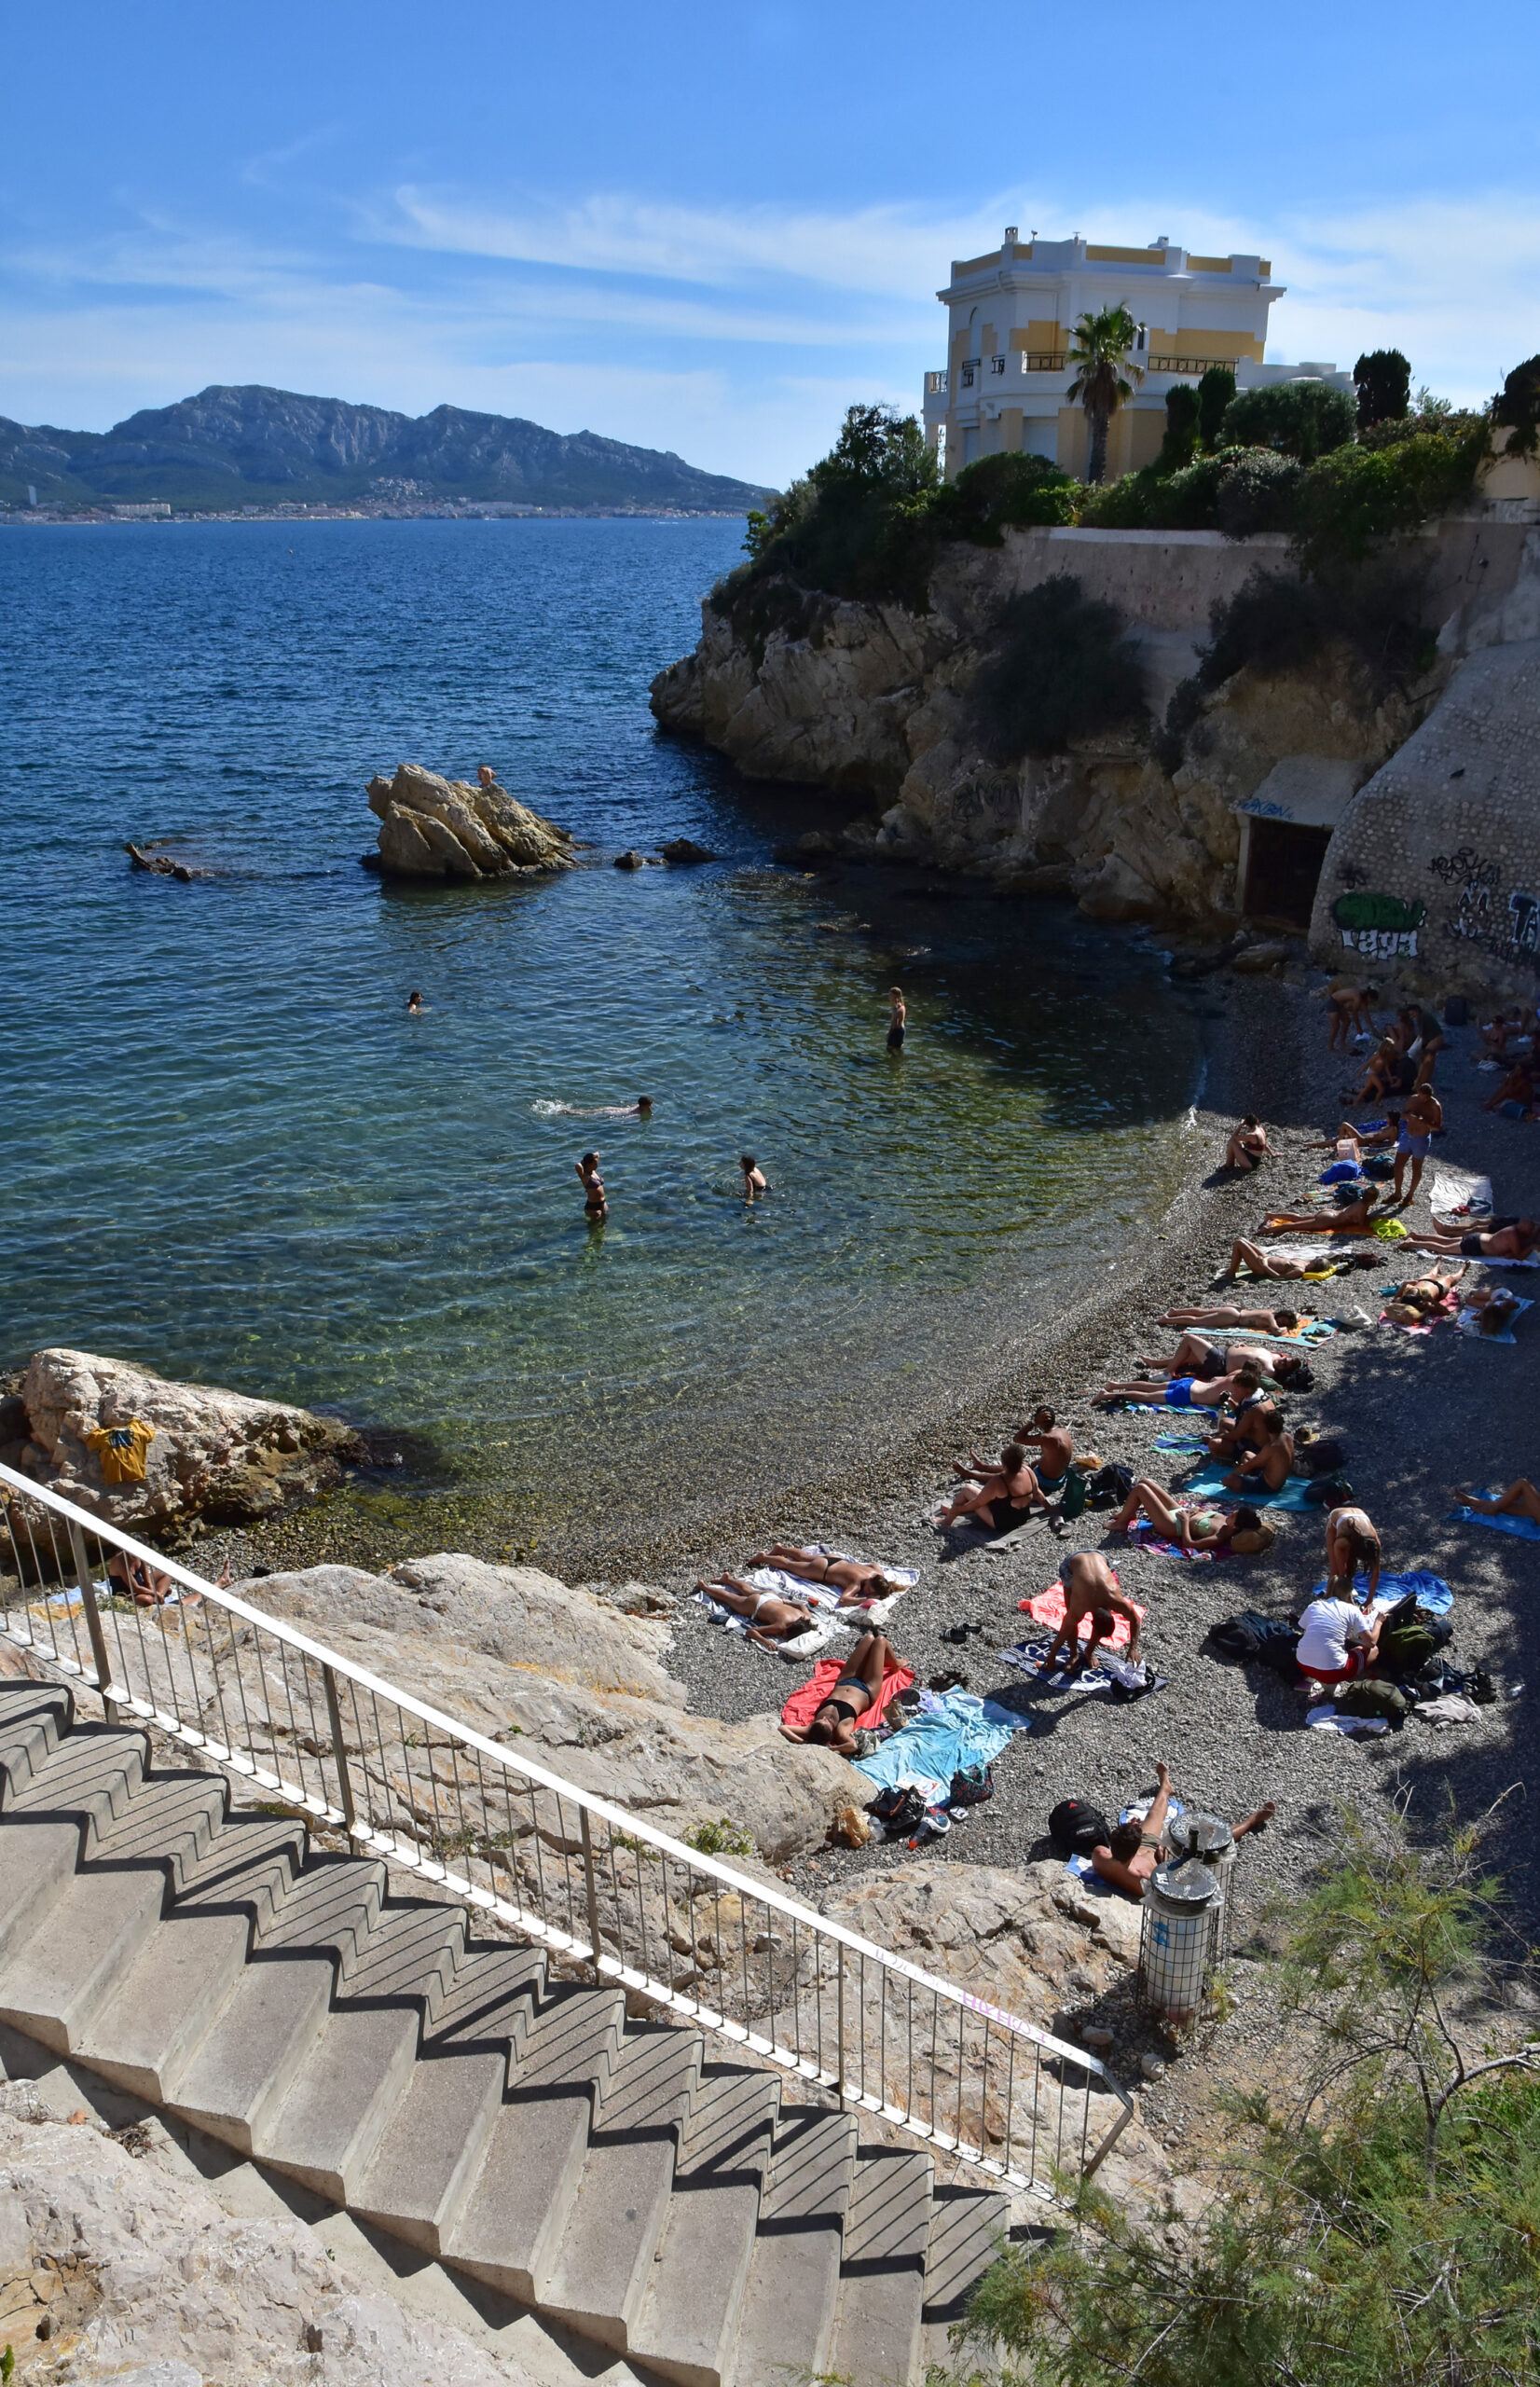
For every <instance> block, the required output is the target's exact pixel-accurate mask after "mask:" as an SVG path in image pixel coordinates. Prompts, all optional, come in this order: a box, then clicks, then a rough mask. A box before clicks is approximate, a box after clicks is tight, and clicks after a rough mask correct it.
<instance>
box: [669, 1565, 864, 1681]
mask: <svg viewBox="0 0 1540 2387" xmlns="http://www.w3.org/2000/svg"><path fill="white" fill-rule="evenodd" d="M744 1580H745V1581H746V1582H751V1581H752V1580H753V1578H752V1577H751V1576H745V1578H744ZM770 1588H771V1586H769V1585H768V1584H756V1585H755V1589H756V1590H768V1589H770ZM694 1596H695V1598H696V1599H697V1600H699V1602H700V1604H701V1606H702V1607H703V1608H704V1609H705V1610H706V1613H707V1615H708V1617H709V1618H710V1619H711V1621H712V1623H713V1624H721V1625H724V1626H725V1627H726V1629H727V1631H728V1632H729V1633H741V1634H743V1635H745V1636H746V1637H747V1635H748V1632H749V1618H748V1617H746V1616H735V1615H734V1613H733V1611H732V1609H731V1608H730V1607H722V1602H721V1601H720V1600H714V1599H712V1598H711V1596H710V1594H709V1593H707V1592H696V1593H695V1594H694ZM849 1630H850V1628H849V1626H848V1625H847V1624H846V1623H845V1621H844V1620H843V1619H840V1620H837V1621H836V1619H835V1618H833V1617H832V1616H827V1615H826V1616H818V1617H814V1618H812V1619H811V1620H810V1621H809V1623H808V1627H807V1630H806V1632H805V1633H799V1634H797V1635H795V1637H794V1638H793V1639H792V1640H791V1641H778V1642H777V1644H776V1647H775V1649H774V1651H773V1652H772V1651H771V1650H768V1649H764V1644H763V1642H762V1641H754V1642H751V1643H750V1644H749V1647H750V1648H751V1649H764V1655H765V1656H766V1657H770V1656H772V1655H774V1656H776V1657H777V1658H786V1659H789V1660H790V1661H791V1663H792V1664H793V1665H795V1664H797V1663H800V1662H801V1661H802V1660H804V1659H806V1658H816V1657H817V1656H818V1651H819V1650H820V1649H827V1648H828V1646H829V1644H830V1642H831V1641H832V1640H833V1638H834V1636H835V1635H836V1634H837V1633H847V1632H848V1631H849Z"/></svg>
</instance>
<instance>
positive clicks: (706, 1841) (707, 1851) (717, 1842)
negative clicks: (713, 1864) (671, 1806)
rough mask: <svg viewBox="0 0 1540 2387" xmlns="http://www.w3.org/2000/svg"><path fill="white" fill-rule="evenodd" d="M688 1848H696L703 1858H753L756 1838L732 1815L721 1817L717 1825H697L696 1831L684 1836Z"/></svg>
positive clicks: (688, 1832)
mask: <svg viewBox="0 0 1540 2387" xmlns="http://www.w3.org/2000/svg"><path fill="white" fill-rule="evenodd" d="M683 1837H684V1845H685V1847H686V1848H694V1849H695V1850H697V1851H698V1853H699V1854H700V1855H701V1856H753V1855H754V1853H755V1852H754V1836H753V1834H752V1832H750V1831H746V1830H745V1828H744V1827H743V1825H742V1824H736V1823H735V1822H734V1821H733V1818H732V1816H731V1815H719V1816H718V1817H717V1820H716V1822H715V1823H704V1824H697V1825H696V1826H695V1828H694V1831H687V1832H686V1833H685V1834H684V1836H683Z"/></svg>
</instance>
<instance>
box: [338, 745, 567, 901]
mask: <svg viewBox="0 0 1540 2387" xmlns="http://www.w3.org/2000/svg"><path fill="white" fill-rule="evenodd" d="M369 809H370V811H371V812H377V813H378V815H379V858H378V867H379V869H380V870H382V871H383V872H384V873H385V875H386V876H387V877H389V878H506V877H509V876H512V875H514V874H516V873H518V872H534V871H545V870H571V866H572V864H573V862H575V861H576V859H577V857H576V855H575V853H574V852H573V850H572V840H571V836H570V835H569V834H568V832H567V831H566V830H565V829H558V828H557V825H556V823H555V822H554V821H545V820H543V819H542V817H541V815H540V814H539V813H538V812H531V811H530V810H529V807H528V806H527V805H523V804H519V803H518V802H516V799H515V798H514V797H513V796H511V795H510V794H509V793H508V791H507V789H506V788H502V787H498V786H496V785H495V784H494V785H491V786H488V787H473V786H472V785H471V784H470V781H469V780H446V779H441V778H440V777H439V774H438V773H437V772H436V771H427V770H424V769H423V767H422V766H421V764H420V763H403V764H401V765H400V766H399V767H398V768H397V771H396V775H395V777H394V779H393V780H387V779H373V780H370V781H369ZM369 859H370V860H371V861H372V860H373V859H374V858H373V856H370V857H369Z"/></svg>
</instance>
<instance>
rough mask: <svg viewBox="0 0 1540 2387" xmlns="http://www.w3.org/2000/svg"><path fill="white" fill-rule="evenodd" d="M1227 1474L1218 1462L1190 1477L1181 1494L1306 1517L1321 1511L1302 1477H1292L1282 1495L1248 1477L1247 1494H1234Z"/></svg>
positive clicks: (1259, 1479) (1202, 1468)
mask: <svg viewBox="0 0 1540 2387" xmlns="http://www.w3.org/2000/svg"><path fill="white" fill-rule="evenodd" d="M1228 1472H1229V1470H1228V1469H1227V1468H1226V1466H1225V1463H1224V1461H1223V1459H1216V1460H1214V1462H1213V1463H1212V1464H1211V1465H1210V1466H1208V1467H1201V1468H1200V1469H1198V1472H1197V1474H1196V1475H1191V1476H1189V1478H1188V1480H1187V1482H1186V1483H1184V1484H1183V1486H1182V1490H1183V1491H1184V1492H1196V1493H1197V1494H1199V1495H1200V1497H1202V1498H1203V1499H1205V1500H1228V1501H1239V1502H1242V1503H1244V1505H1245V1506H1246V1507H1247V1508H1252V1509H1293V1510H1296V1511H1299V1512H1300V1513H1301V1514H1303V1513H1304V1512H1305V1511H1308V1510H1311V1509H1318V1508H1319V1507H1320V1502H1319V1501H1318V1500H1313V1499H1311V1498H1310V1497H1309V1495H1310V1488H1311V1487H1310V1485H1309V1483H1306V1482H1305V1481H1304V1479H1303V1478H1302V1477H1300V1476H1295V1475H1291V1476H1290V1477H1289V1478H1288V1480H1287V1482H1286V1483H1285V1485H1284V1488H1283V1490H1282V1491H1281V1492H1270V1491H1269V1490H1268V1488H1267V1485H1266V1484H1265V1483H1263V1482H1262V1479H1261V1477H1260V1476H1259V1475H1253V1476H1248V1477H1247V1478H1246V1483H1245V1489H1244V1491H1242V1492H1231V1490H1229V1489H1228V1487H1227V1485H1226V1483H1225V1476H1226V1474H1227V1473H1228Z"/></svg>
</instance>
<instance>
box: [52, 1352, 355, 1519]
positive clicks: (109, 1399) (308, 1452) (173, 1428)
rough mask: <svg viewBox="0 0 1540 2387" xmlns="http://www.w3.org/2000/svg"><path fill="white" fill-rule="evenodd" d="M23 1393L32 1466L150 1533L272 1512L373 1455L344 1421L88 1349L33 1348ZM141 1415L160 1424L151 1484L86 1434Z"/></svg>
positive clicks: (87, 1502) (149, 1470) (93, 1506)
mask: <svg viewBox="0 0 1540 2387" xmlns="http://www.w3.org/2000/svg"><path fill="white" fill-rule="evenodd" d="M21 1402H22V1406H23V1408H24V1409H25V1412H26V1416H27V1424H28V1429H29V1436H30V1439H29V1440H28V1441H27V1442H25V1443H23V1444H22V1445H21V1449H20V1451H19V1453H18V1454H17V1460H16V1463H17V1465H18V1466H19V1467H20V1469H21V1471H22V1472H23V1473H26V1474H29V1475H31V1476H33V1477H34V1478H35V1480H36V1481H37V1482H38V1483H44V1484H48V1485H49V1486H50V1487H51V1488H52V1489H53V1490H55V1491H58V1492H62V1494H63V1495H64V1496H65V1497H66V1498H68V1499H71V1500H75V1501H77V1502H78V1503H79V1504H80V1506H81V1507H83V1508H87V1509H89V1510H91V1511H93V1512H94V1513H96V1514H98V1515H101V1516H103V1517H106V1518H108V1519H109V1520H110V1521H111V1522H112V1523H113V1524H115V1525H121V1526H122V1527H123V1528H124V1529H125V1530H127V1531H132V1532H134V1533H136V1534H141V1535H143V1534H151V1535H154V1534H158V1533H160V1532H163V1531H164V1530H165V1529H166V1528H168V1527H172V1528H175V1527H182V1526H186V1525H187V1524H189V1523H190V1522H191V1521H192V1520H194V1519H201V1520H202V1521H203V1522H204V1523H205V1524H209V1525H238V1524H246V1523H249V1522H251V1521H252V1520H254V1519H256V1518H259V1517H268V1516H273V1515H275V1514H276V1513H277V1512H278V1511H280V1510H281V1509H282V1508H283V1507H284V1506H285V1504H286V1503H287V1502H288V1501H290V1500H292V1499H294V1498H296V1497H309V1496H311V1495H313V1494H315V1493H317V1492H321V1491H325V1490H328V1489H330V1488H331V1487H332V1486H333V1485H335V1484H337V1483H339V1482H340V1481H341V1474H342V1468H343V1465H344V1464H345V1463H346V1462H348V1461H351V1460H358V1459H361V1458H363V1457H364V1446H363V1444H362V1443H361V1442H359V1440H358V1437H357V1436H356V1435H355V1434H354V1433H352V1431H351V1429H350V1428H348V1427H346V1426H343V1425H341V1424H340V1423H339V1422H338V1421H337V1419H336V1418H333V1417H318V1416H316V1415H315V1414H313V1413H312V1412H311V1411H310V1410H309V1409H300V1408H298V1407H296V1406H295V1405H294V1404H293V1403H291V1402H287V1401H278V1400H253V1399H251V1398H250V1397H249V1396H248V1395H247V1394H245V1393H240V1392H229V1391H227V1390H225V1389H224V1388H223V1387H219V1386H215V1385H199V1384H177V1383H172V1382H171V1381H169V1380H168V1379H167V1378H166V1377H164V1376H158V1375H155V1374H153V1373H151V1371H150V1370H149V1369H148V1368H136V1367H131V1366H130V1365H129V1364H128V1362H127V1361H125V1360H122V1359H103V1358H101V1357H99V1356H98V1355H97V1354H95V1353H93V1352H89V1351H72V1350H68V1349H66V1348H63V1347H62V1346H51V1347H50V1348H48V1350H44V1351H34V1354H33V1356H32V1358H31V1359H30V1360H29V1361H28V1362H27V1369H26V1373H25V1375H24V1377H23V1379H22V1384H21ZM135 1417H138V1418H142V1419H143V1420H144V1423H145V1424H146V1425H148V1426H153V1427H154V1428H155V1437H154V1440H153V1441H152V1442H150V1444H149V1448H148V1454H147V1464H146V1469H145V1475H144V1482H143V1483H132V1482H131V1483H108V1481H107V1479H106V1477H105V1475H104V1474H103V1469H102V1462H101V1459H100V1457H99V1456H97V1454H96V1453H95V1452H94V1451H93V1450H92V1449H91V1448H90V1445H89V1442H87V1441H86V1439H85V1437H86V1435H87V1434H88V1433H89V1431H90V1429H91V1428H93V1427H101V1426H105V1427H112V1426H122V1425H127V1424H128V1422H129V1421H130V1420H131V1418H135Z"/></svg>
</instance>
